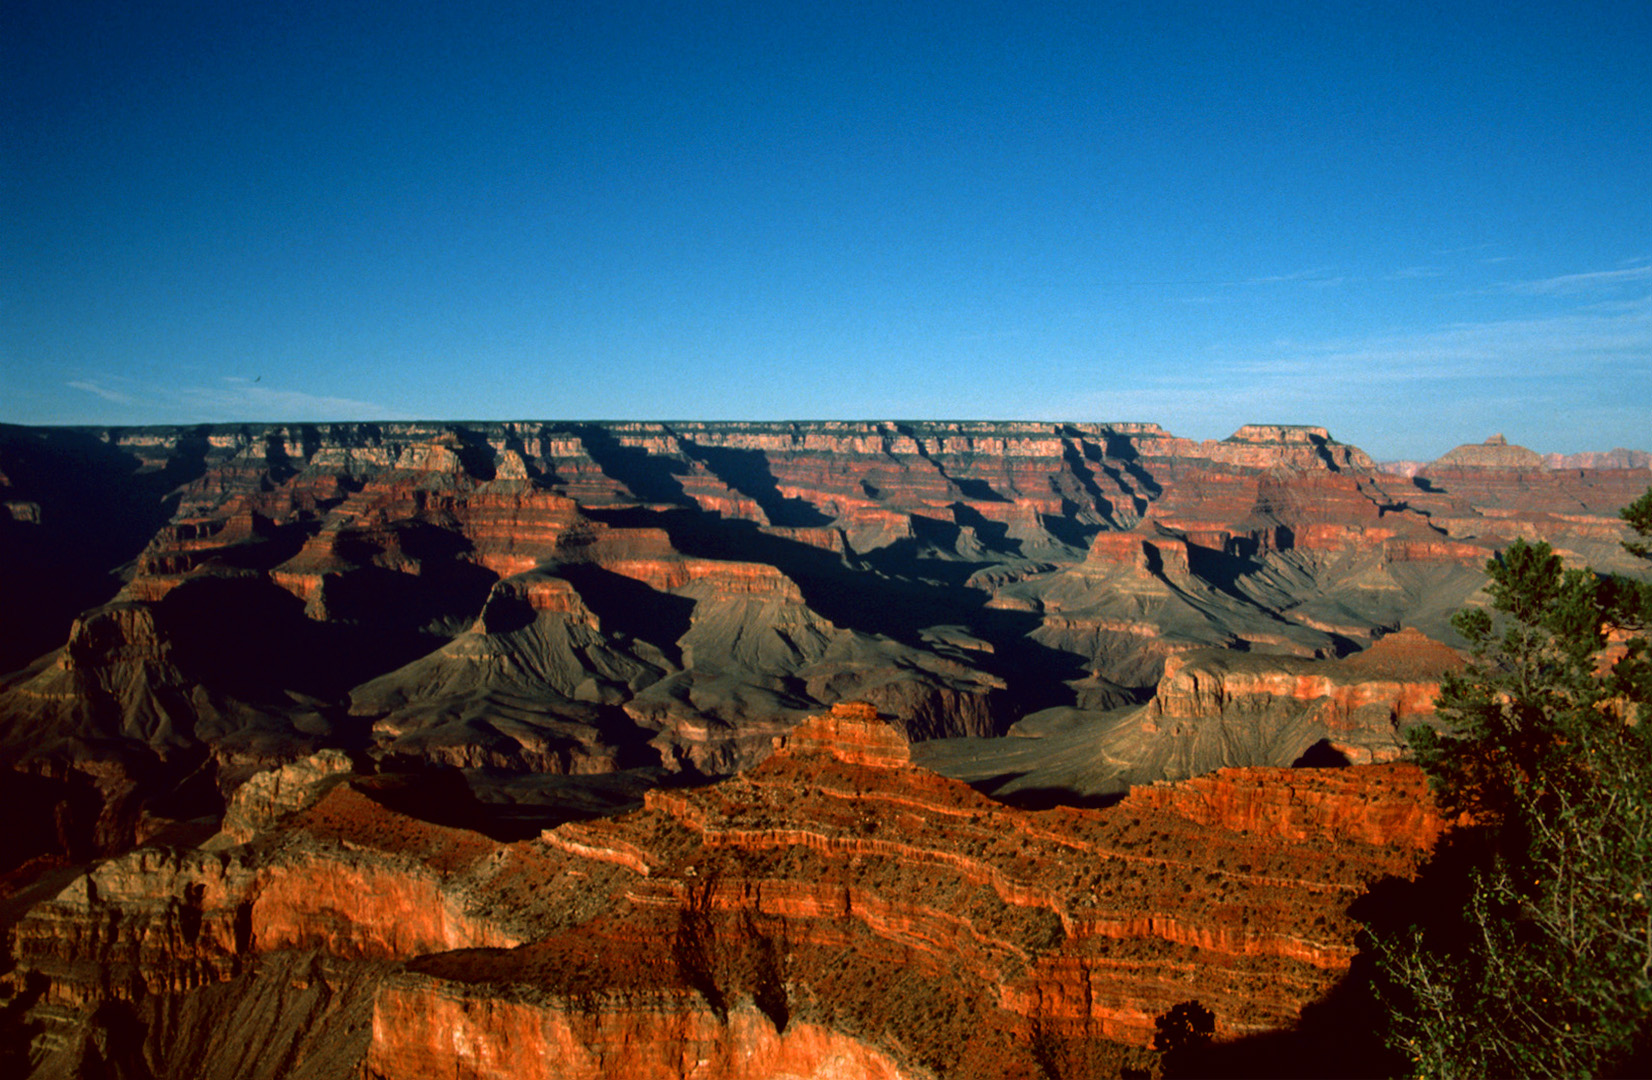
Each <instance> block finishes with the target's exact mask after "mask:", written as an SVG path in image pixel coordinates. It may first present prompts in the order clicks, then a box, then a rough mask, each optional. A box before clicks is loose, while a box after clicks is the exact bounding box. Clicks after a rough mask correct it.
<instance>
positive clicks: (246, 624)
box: [0, 422, 1652, 873]
mask: <svg viewBox="0 0 1652 1080" xmlns="http://www.w3.org/2000/svg"><path fill="white" fill-rule="evenodd" d="M1517 449H1518V448H1512V447H1508V446H1500V447H1489V448H1485V449H1483V450H1479V451H1475V452H1473V453H1465V454H1458V455H1456V456H1455V457H1453V456H1452V455H1447V457H1446V458H1445V459H1442V461H1441V462H1440V463H1437V464H1436V465H1432V466H1429V467H1427V468H1424V469H1422V470H1421V471H1419V472H1418V473H1417V475H1416V476H1414V477H1407V476H1400V475H1395V474H1392V473H1385V472H1382V471H1380V470H1379V469H1378V468H1377V467H1376V466H1375V465H1374V464H1373V463H1372V462H1371V460H1370V459H1369V457H1368V456H1367V455H1365V454H1364V453H1363V452H1362V451H1360V450H1358V449H1357V448H1355V447H1351V446H1347V445H1346V444H1342V443H1339V442H1338V441H1337V440H1336V439H1334V438H1333V437H1332V436H1331V435H1330V434H1329V433H1328V432H1327V431H1325V430H1324V429H1322V428H1315V427H1300V426H1288V425H1247V426H1246V427H1244V428H1241V429H1240V430H1239V431H1237V432H1235V433H1234V434H1233V435H1232V436H1230V437H1229V438H1227V439H1221V440H1207V441H1195V440H1189V439H1181V438H1177V437H1176V436H1174V435H1172V434H1170V433H1168V432H1166V431H1165V430H1163V429H1162V428H1160V427H1159V426H1158V425H1154V424H1145V423H1118V424H1061V423H1037V422H1004V423H992V422H912V423H902V422H816V423H709V422H696V423H673V424H665V423H640V422H639V423H606V424H595V423H556V422H512V423H496V424H445V423H438V422H419V423H394V424H392V423H385V424H322V425H202V426H196V427H187V428H133V429H74V430H65V429H50V430H48V429H27V428H13V427H6V428H0V477H3V479H4V481H5V483H4V485H3V493H4V495H5V501H6V503H7V505H8V507H10V509H9V510H8V511H7V513H6V514H4V515H0V539H3V540H4V542H5V544H6V548H5V560H4V564H3V565H0V575H3V576H0V584H3V585H4V587H5V592H4V603H5V606H6V613H7V615H8V618H7V620H6V623H5V625H6V630H5V633H4V640H3V641H0V658H4V661H3V664H0V666H4V667H6V668H8V669H10V668H14V667H15V668H16V670H14V671H12V673H11V674H9V675H7V676H5V677H4V678H3V679H0V768H3V769H5V770H7V775H8V776H10V777H14V778H16V779H15V780H14V781H13V783H12V785H11V786H12V787H14V788H17V789H19V790H21V787H22V786H23V785H27V786H29V789H30V790H31V791H35V792H37V793H38V798H37V796H36V795H31V796H30V798H31V799H37V801H43V802H44V803H45V804H47V805H52V806H56V807H58V808H60V810H61V814H60V815H54V822H55V824H54V825H53V827H52V828H50V829H47V828H44V827H42V828H39V829H35V830H32V831H29V832H28V833H27V834H26V835H24V834H21V833H20V835H19V836H18V837H16V838H15V839H14V840H8V841H7V844H6V845H0V847H6V850H4V851H0V873H3V872H4V870H5V868H7V867H15V866H17V865H20V864H22V863H25V862H28V861H30V860H31V859H46V860H48V861H49V860H51V859H60V858H79V857H83V856H85V855H88V854H92V853H95V852H104V853H109V852H113V851H117V850H120V849H121V848H122V847H123V846H129V845H130V844H132V843H133V842H135V841H136V840H137V839H139V838H140V837H143V836H151V835H157V834H159V833H160V832H161V831H164V830H166V829H169V828H173V827H174V826H178V825H181V824H185V823H187V824H189V827H191V828H194V827H196V826H197V825H200V826H201V827H203V828H207V829H209V830H210V828H211V827H212V826H214V825H216V824H217V823H218V820H219V818H220V817H221V815H222V813H223V809H224V806H225V802H226V800H227V799H228V798H229V797H230V795H231V794H232V793H233V792H234V790H235V788H236V787H237V786H238V785H239V784H240V783H241V782H242V781H244V780H245V779H246V778H247V777H248V776H250V775H252V774H254V773H256V772H259V771H261V770H265V769H268V768H271V767H275V766H279V765H281V764H284V763H287V762H293V761H297V760H300V759H304V758H307V757H309V756H310V755H313V754H315V753H317V752H318V751H321V750H324V749H334V750H340V751H347V752H349V753H351V754H353V755H356V756H358V757H360V758H362V759H365V760H381V761H390V762H395V761H409V760H417V761H422V762H424V763H427V764H428V765H430V766H432V767H452V768H458V769H461V770H464V771H465V772H466V773H467V775H468V776H469V778H470V779H471V781H472V783H473V785H474V786H475V787H476V789H477V790H479V791H483V792H484V793H485V794H489V795H490V797H493V796H497V797H499V798H507V797H508V798H512V799H518V798H520V799H530V800H534V799H542V798H543V799H551V798H552V795H551V794H548V793H550V792H552V789H553V787H554V785H550V786H548V785H546V784H540V785H539V790H538V791H537V793H536V792H531V791H527V790H526V789H527V787H528V786H531V785H532V784H533V783H537V781H535V780H534V778H541V777H548V776H552V775H556V776H590V775H593V774H601V773H609V772H613V771H624V772H628V773H629V772H638V771H640V770H654V771H657V772H676V773H680V774H683V775H689V776H693V775H701V776H705V775H726V774H728V773H730V772H732V771H735V770H737V769H740V768H744V767H747V766H749V765H751V764H753V763H755V762H756V761H758V760H760V759H761V758H762V757H763V756H764V755H765V754H767V753H768V752H769V750H770V748H771V747H772V744H773V740H774V739H775V738H776V737H778V736H781V735H784V734H785V732H786V731H787V730H788V729H789V728H790V727H791V726H792V725H793V724H795V723H796V722H797V721H798V719H800V718H801V717H803V716H806V715H809V714H810V713H812V712H818V711H819V710H820V709H822V708H824V707H827V706H829V705H831V704H833V703H834V702H837V701H842V700H847V699H851V698H858V699H864V700H868V701H871V702H873V703H874V704H875V705H876V706H877V707H878V708H879V709H880V710H881V711H882V712H884V713H886V714H889V715H891V716H892V717H893V718H894V720H895V722H896V723H897V724H898V725H899V726H900V728H901V730H902V731H903V733H904V734H905V735H907V736H908V737H910V738H917V739H933V738H946V737H960V736H977V737H979V736H994V735H998V734H1001V733H1003V732H1004V731H1005V730H1007V729H1008V728H1009V727H1010V726H1011V725H1012V724H1014V723H1016V722H1017V721H1020V720H1023V719H1024V718H1026V717H1029V716H1037V715H1041V714H1044V713H1047V712H1048V711H1049V710H1051V709H1057V710H1074V711H1076V712H1077V713H1079V714H1082V715H1083V716H1084V717H1087V718H1089V719H1090V720H1091V721H1096V720H1098V718H1100V717H1102V716H1103V715H1104V714H1105V713H1106V712H1107V711H1108V710H1112V709H1117V708H1120V707H1125V706H1131V705H1139V704H1141V703H1142V702H1143V701H1145V700H1147V699H1148V698H1150V697H1151V696H1152V695H1153V693H1154V692H1155V690H1156V688H1157V687H1158V686H1159V685H1160V683H1161V680H1162V678H1163V677H1164V675H1165V673H1166V670H1167V665H1171V670H1172V672H1173V673H1174V671H1177V670H1187V669H1186V667H1185V665H1184V666H1181V667H1177V666H1175V665H1176V664H1179V663H1181V661H1179V660H1178V658H1180V657H1183V656H1184V655H1187V654H1191V653H1193V652H1194V651H1196V650H1201V649H1212V648H1215V649H1227V650H1240V651H1244V652H1247V653H1250V654H1253V655H1256V656H1280V657H1295V658H1301V659H1302V660H1314V659H1330V658H1334V657H1339V656H1346V655H1348V654H1351V653H1354V652H1357V651H1359V650H1360V649H1362V648H1365V647H1367V646H1369V645H1370V644H1371V643H1372V642H1373V641H1376V640H1377V639H1378V638H1380V637H1382V636H1383V635H1384V634H1387V633H1390V632H1391V631H1392V630H1394V629H1396V628H1398V627H1400V626H1415V627H1418V628H1420V629H1421V630H1422V631H1424V632H1426V633H1428V634H1430V635H1431V636H1433V637H1434V638H1436V639H1440V640H1449V637H1450V634H1451V631H1450V627H1449V623H1448V619H1449V615H1450V613H1451V612H1452V611H1454V610H1456V609H1457V608H1459V607H1460V606H1462V605H1463V604H1464V603H1467V602H1471V601H1472V600H1473V599H1474V597H1475V594H1476V591H1477V590H1478V589H1479V587H1480V585H1481V583H1482V582H1483V580H1484V578H1483V574H1482V571H1481V567H1482V565H1483V563H1484V560H1485V558H1486V556H1487V555H1488V554H1489V553H1490V552H1491V551H1493V550H1495V548H1496V547H1497V546H1498V545H1499V544H1502V543H1506V542H1507V541H1508V540H1509V539H1510V538H1512V537H1515V536H1529V537H1538V536H1541V537H1545V538H1548V539H1550V540H1552V541H1553V542H1555V543H1556V544H1557V545H1558V546H1560V547H1561V548H1563V549H1564V550H1565V551H1566V552H1567V553H1568V556H1569V557H1570V558H1573V559H1574V560H1575V561H1580V562H1588V563H1590V564H1591V565H1597V566H1600V567H1602V568H1606V569H1611V568H1615V567H1617V566H1618V565H1619V564H1617V563H1615V562H1613V560H1614V558H1616V557H1617V555H1616V554H1615V552H1616V548H1615V545H1616V541H1617V539H1618V537H1619V536H1620V534H1621V531H1622V526H1621V522H1619V521H1618V520H1617V519H1616V517H1615V511H1616V509H1617V508H1618V507H1619V506H1621V505H1623V504H1625V503H1627V502H1628V501H1630V500H1631V499H1633V498H1634V497H1635V496H1636V495H1638V494H1639V493H1640V491H1641V490H1643V489H1644V487H1645V486H1646V484H1647V481H1648V476H1649V475H1652V474H1648V473H1646V472H1645V470H1644V469H1642V470H1639V471H1637V470H1636V469H1633V468H1609V469H1582V470H1576V469H1573V470H1551V469H1545V468H1543V467H1542V463H1541V462H1538V463H1536V464H1534V463H1533V461H1532V460H1531V459H1530V457H1529V456H1528V455H1526V454H1522V453H1517ZM1470 459H1472V460H1470ZM1627 461H1629V459H1627V458H1622V457H1621V456H1620V457H1617V458H1612V459H1610V462H1609V463H1610V464H1613V465H1617V464H1620V463H1622V462H1627ZM116 567H119V568H121V571H120V575H119V577H118V578H114V577H110V576H109V571H110V570H111V569H112V568H116ZM1292 663H1294V661H1292ZM17 665H22V666H21V667H17ZM1289 666H1290V665H1289V664H1285V665H1284V668H1289ZM650 775H653V774H652V773H650ZM1131 778H1132V779H1150V778H1151V776H1150V775H1149V774H1148V772H1147V771H1145V766H1144V768H1143V771H1138V772H1137V773H1134V774H1132V775H1131ZM555 790H558V791H559V790H561V789H560V788H556V789H555ZM203 823H204V824H203Z"/></svg>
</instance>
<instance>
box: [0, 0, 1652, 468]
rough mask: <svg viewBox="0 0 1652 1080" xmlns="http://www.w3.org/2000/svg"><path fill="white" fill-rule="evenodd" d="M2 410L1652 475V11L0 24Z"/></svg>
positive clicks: (568, 16) (1199, 10) (466, 10)
mask: <svg viewBox="0 0 1652 1080" xmlns="http://www.w3.org/2000/svg"><path fill="white" fill-rule="evenodd" d="M0 20H3V23H0V61H3V67H0V87H3V94H4V97H3V101H0V117H3V119H0V153H3V155H4V156H3V160H0V421H3V422H14V423H28V424H85V423H97V424H144V423H178V422H194V421H232V420H325V419H387V418H452V419H461V418H463V419H514V418H536V419H553V418H554V419H581V418H644V419H809V418H847V419H861V418H903V419H922V418H971V419H976V418H985V419H997V418H1003V419H1050V420H1096V421H1106V420H1157V421H1159V422H1160V423H1162V424H1164V425H1165V426H1166V427H1167V428H1169V429H1170V430H1171V431H1173V432H1175V433H1177V434H1181V435H1187V436H1191V437H1198V438H1210V437H1220V436H1224V435H1227V434H1228V433H1230V432H1231V431H1232V430H1233V429H1235V428H1237V427H1238V426H1239V425H1240V424H1243V423H1246V422H1252V421H1255V422H1284V423H1317V424H1324V425H1325V426H1327V427H1329V428H1330V429H1331V431H1332V433H1333V434H1334V435H1336V436H1337V437H1338V438H1340V439H1342V440H1344V441H1346V442H1353V443H1356V444H1358V445H1360V446H1362V447H1364V448H1365V449H1367V450H1369V451H1370V452H1372V453H1373V454H1375V455H1377V456H1378V457H1383V458H1396V457H1420V458H1432V457H1435V456H1438V455H1439V454H1440V453H1443V452H1444V451H1445V450H1447V449H1449V448H1451V447H1452V446H1453V445H1456V444H1457V443H1460V442H1465V441H1479V440H1481V439H1483V438H1485V437H1486V436H1488V435H1490V434H1492V433H1493V432H1504V433H1506V434H1507V435H1508V437H1509V439H1510V441H1512V442H1516V443H1521V444H1524V445H1527V446H1531V447H1532V448H1534V449H1537V450H1543V451H1551V450H1558V451H1575V450H1584V449H1608V448H1611V447H1613V446H1631V447H1637V448H1648V449H1652V4H1649V3H1647V2H1646V0H1626V2H1621V3H1610V2H1609V3H1590V2H1587V0H1580V2H1566V3H1562V2H1559V0H1550V2H1547V3H1543V4H1540V5H1533V4H1525V3H1520V2H1518V0H1515V2H1507V0H1505V2H1499V3H1484V4H1454V3H1441V2H1439V0H1431V2H1428V3H1419V4H1403V3H1394V4H1379V3H1354V2H1340V0H1334V2H1329V0H1328V2H1315V3H1304V4H1293V3H1288V2H1268V3H1245V2H1240V0H1223V2H1217V3H1210V2H1208V0H1206V2H1201V3H1196V4H1187V5H1185V6H1184V5H1177V4H1173V3H1166V2H1153V3H1143V4H1123V3H1105V2H1093V3H1085V4H1038V3H1034V2H1032V0H1017V2H1009V3H1001V4H1000V3H986V4H973V3H960V4H947V3H933V4H931V3H923V4H920V3H914V2H910V0H904V2H899V3H896V2H887V3H871V4H850V3H831V2H821V3H814V2H808V3H805V2H802V0H798V2H782V0H773V2H768V3H751V4H724V3H716V2H713V0H696V2H687V3H680V4H677V3H670V4H667V3H655V4H628V3H623V2H618V0H590V2H563V0H536V2H533V3H526V4H521V5H515V4H503V3H499V4H495V3H486V2H483V0H474V2H472V3H467V4H457V3H456V4H451V5H450V4H437V3H424V2H419V0H403V2H399V3H379V2H374V3H356V2H353V0H326V2H324V3H313V4H312V3H301V2H297V0H270V2H268V3H264V2H256V3H240V2H234V3H225V2H222V0H169V2H165V3H147V2H143V0H126V2H120V3H108V4H104V3H97V2H87V3H79V2H77V3H67V2H64V0H48V2H44V3H41V2H37V0H6V2H5V3H4V4H3V5H0Z"/></svg>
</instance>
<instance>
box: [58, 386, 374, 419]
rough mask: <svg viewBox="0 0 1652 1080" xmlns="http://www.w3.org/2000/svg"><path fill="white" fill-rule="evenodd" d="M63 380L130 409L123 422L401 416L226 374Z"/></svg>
mask: <svg viewBox="0 0 1652 1080" xmlns="http://www.w3.org/2000/svg"><path fill="white" fill-rule="evenodd" d="M65 385H67V386H69V387H71V388H73V389H75V390H80V391H83V392H85V393H88V394H95V395H97V396H98V397H100V398H102V399H103V400H104V401H107V402H110V403H112V404H115V405H120V406H124V407H125V408H126V409H128V410H131V417H130V418H129V420H123V422H140V423H144V422H147V423H210V422H213V421H230V420H269V421H302V420H311V421H315V420H387V419H396V418H398V417H397V414H395V413H394V412H393V411H392V410H390V409H387V408H385V407H384V406H383V405H379V404H376V403H374V402H371V401H358V400H356V399H354V398H346V397H335V396H331V395H327V394H312V393H309V392H308V391H304V390H291V389H286V388H283V387H278V386H271V385H265V384H263V383H262V382H259V381H255V380H249V379H244V378H235V377H230V378H225V379H222V380H221V381H220V382H219V383H217V384H215V385H182V386H163V385H157V384H150V385H145V384H140V383H138V382H136V381H135V380H132V379H128V378H124V377H119V376H112V377H99V378H82V379H73V380H70V381H69V382H68V383H66V384H65Z"/></svg>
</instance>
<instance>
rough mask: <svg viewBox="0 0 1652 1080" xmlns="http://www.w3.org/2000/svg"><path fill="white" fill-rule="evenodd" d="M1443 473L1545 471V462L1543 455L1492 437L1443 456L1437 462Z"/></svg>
mask: <svg viewBox="0 0 1652 1080" xmlns="http://www.w3.org/2000/svg"><path fill="white" fill-rule="evenodd" d="M1434 464H1435V466H1437V467H1438V468H1441V469H1525V470H1527V471H1531V470H1535V469H1542V468H1544V467H1545V465H1546V462H1545V461H1544V460H1543V457H1542V455H1540V454H1538V453H1537V452H1536V451H1535V450H1528V449H1526V448H1525V447H1524V446H1511V445H1509V441H1508V440H1507V439H1505V438H1504V437H1503V436H1501V435H1493V436H1492V437H1491V438H1489V439H1487V440H1486V441H1485V442H1483V443H1464V444H1463V445H1462V446H1459V447H1457V448H1456V449H1455V450H1450V451H1448V452H1446V453H1445V454H1442V455H1441V456H1440V457H1439V458H1437V459H1436V460H1435V462H1434Z"/></svg>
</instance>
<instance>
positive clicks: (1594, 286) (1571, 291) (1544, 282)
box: [1501, 263, 1652, 296]
mask: <svg viewBox="0 0 1652 1080" xmlns="http://www.w3.org/2000/svg"><path fill="white" fill-rule="evenodd" d="M1641 281H1652V263H1645V264H1636V265H1630V266H1625V267H1622V268H1620V269H1617V270H1595V271H1592V272H1590V273H1586V274H1562V275H1561V276H1559V277H1551V278H1541V279H1539V280H1537V281H1511V282H1506V283H1505V284H1503V285H1502V286H1501V288H1502V290H1503V291H1504V292H1511V293H1521V294H1526V295H1532V296H1569V295H1576V294H1579V293H1588V292H1598V291H1600V290H1603V289H1609V288H1615V287H1617V286H1620V285H1630V284H1634V283H1636V282H1641Z"/></svg>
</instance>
